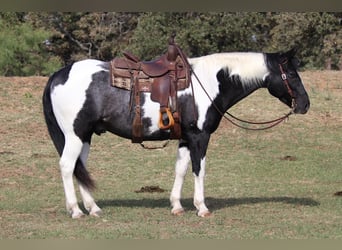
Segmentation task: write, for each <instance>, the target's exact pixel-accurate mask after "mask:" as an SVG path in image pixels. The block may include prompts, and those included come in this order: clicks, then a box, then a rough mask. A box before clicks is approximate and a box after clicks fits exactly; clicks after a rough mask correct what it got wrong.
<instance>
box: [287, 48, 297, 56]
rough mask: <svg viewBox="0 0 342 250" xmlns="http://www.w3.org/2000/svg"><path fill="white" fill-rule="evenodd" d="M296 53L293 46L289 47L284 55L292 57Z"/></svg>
mask: <svg viewBox="0 0 342 250" xmlns="http://www.w3.org/2000/svg"><path fill="white" fill-rule="evenodd" d="M296 53H297V48H296V47H294V48H292V49H290V50H289V51H287V52H286V53H285V56H286V57H287V58H293V57H294V56H295V55H296Z"/></svg>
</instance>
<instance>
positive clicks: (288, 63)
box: [265, 49, 310, 114]
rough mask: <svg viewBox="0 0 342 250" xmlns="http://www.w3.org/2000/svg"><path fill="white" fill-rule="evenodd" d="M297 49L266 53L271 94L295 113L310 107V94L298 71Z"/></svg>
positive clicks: (301, 112) (268, 83) (267, 80)
mask: <svg viewBox="0 0 342 250" xmlns="http://www.w3.org/2000/svg"><path fill="white" fill-rule="evenodd" d="M295 53H296V50H294V49H292V50H290V51H288V52H286V53H272V54H271V53H268V54H266V61H267V67H268V69H269V71H270V74H269V75H268V76H267V77H266V79H265V80H266V83H267V88H268V91H269V92H270V94H271V95H273V96H275V97H277V98H279V100H280V101H281V102H283V103H285V104H286V105H288V106H289V107H291V108H292V109H293V112H294V113H299V114H305V113H306V112H307V111H308V110H309V108H310V100H309V96H308V94H307V93H306V90H305V88H304V86H303V83H302V80H301V79H300V77H299V74H298V72H297V66H298V60H297V59H296V58H295V57H294V55H295Z"/></svg>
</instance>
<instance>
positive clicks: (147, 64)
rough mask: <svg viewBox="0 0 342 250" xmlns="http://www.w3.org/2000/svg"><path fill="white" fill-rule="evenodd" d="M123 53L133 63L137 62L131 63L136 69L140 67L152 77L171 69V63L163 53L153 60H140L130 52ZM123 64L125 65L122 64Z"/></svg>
mask: <svg viewBox="0 0 342 250" xmlns="http://www.w3.org/2000/svg"><path fill="white" fill-rule="evenodd" d="M123 55H124V56H125V58H127V59H128V60H131V61H132V62H133V63H136V64H135V65H134V64H133V65H132V64H131V65H130V66H133V68H134V69H135V70H138V69H139V67H140V68H141V70H142V71H143V72H144V73H145V74H146V75H148V76H151V77H157V76H161V75H164V74H166V73H167V72H168V71H169V70H170V67H169V64H170V62H169V61H168V60H167V56H166V55H162V56H160V57H158V58H157V59H155V60H152V61H140V60H139V58H138V57H137V56H135V55H133V54H131V53H130V52H127V51H125V52H123ZM121 66H123V65H121Z"/></svg>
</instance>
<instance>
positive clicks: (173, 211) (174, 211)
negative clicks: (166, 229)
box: [171, 208, 185, 216]
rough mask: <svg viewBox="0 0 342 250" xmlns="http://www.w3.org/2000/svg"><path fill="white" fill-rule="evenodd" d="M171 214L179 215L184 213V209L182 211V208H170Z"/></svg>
mask: <svg viewBox="0 0 342 250" xmlns="http://www.w3.org/2000/svg"><path fill="white" fill-rule="evenodd" d="M171 214H172V215H177V216H180V215H183V214H185V211H184V209H183V208H178V209H172V210H171Z"/></svg>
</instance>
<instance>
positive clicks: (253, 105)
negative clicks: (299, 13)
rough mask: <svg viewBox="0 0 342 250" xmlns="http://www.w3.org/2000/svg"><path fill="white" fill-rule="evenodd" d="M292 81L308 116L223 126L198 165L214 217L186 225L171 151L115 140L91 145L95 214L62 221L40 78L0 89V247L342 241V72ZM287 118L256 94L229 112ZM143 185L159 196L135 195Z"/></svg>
mask: <svg viewBox="0 0 342 250" xmlns="http://www.w3.org/2000/svg"><path fill="white" fill-rule="evenodd" d="M301 75H302V78H303V80H304V82H305V83H306V88H307V90H308V92H309V95H310V98H311V104H312V105H311V109H310V111H309V113H308V114H306V115H304V116H302V115H297V116H291V117H290V120H289V121H288V122H287V123H283V124H281V125H280V126H278V127H276V128H273V129H271V130H267V131H260V132H252V131H245V130H241V129H238V128H236V127H234V126H232V125H231V124H230V123H228V122H226V121H222V122H221V125H220V127H219V129H218V131H217V132H216V133H215V134H214V135H213V136H212V138H211V142H210V145H209V149H208V154H207V176H206V183H205V185H206V197H207V205H208V207H209V208H210V209H211V210H212V211H213V216H211V217H210V218H206V219H201V218H198V217H197V216H196V215H195V212H196V211H195V209H194V208H193V205H192V195H193V178H192V175H191V173H190V172H189V173H188V175H187V177H186V182H185V186H184V191H183V205H184V207H185V209H186V213H185V214H184V215H183V216H180V217H175V216H171V214H170V205H169V200H168V199H169V194H170V190H171V188H172V184H173V178H174V162H175V158H176V155H175V154H176V148H177V142H175V141H171V142H170V143H169V145H168V146H167V147H166V148H163V149H157V150H145V149H143V148H142V147H140V146H139V145H136V144H131V142H130V141H129V140H124V139H122V138H119V137H117V136H114V135H112V134H104V135H102V136H100V137H98V136H95V137H94V140H93V145H92V149H91V154H90V158H89V170H90V172H91V174H92V176H93V177H94V179H95V180H96V183H97V186H98V188H97V190H96V191H95V193H94V196H95V198H96V200H97V202H98V205H99V206H100V207H102V209H103V211H104V214H103V215H102V217H101V218H91V217H89V216H87V217H85V218H82V219H81V220H72V219H70V218H69V217H68V215H67V213H66V211H65V204H64V202H65V201H64V192H63V187H62V182H61V178H60V173H59V169H58V157H57V153H56V152H55V149H54V148H53V145H52V143H51V141H50V138H49V136H48V134H47V130H46V127H45V124H44V120H43V116H42V107H41V94H42V91H43V88H44V85H45V83H46V80H47V79H46V78H41V77H29V78H0V111H1V112H0V118H1V121H2V125H1V126H0V163H1V166H0V227H1V231H0V238H1V239H157V238H158V239H325V238H326V239H341V238H342V228H341V223H342V214H341V206H342V197H340V196H334V193H336V192H338V191H342V185H341V183H342V177H341V163H340V162H341V146H340V145H341V144H342V136H341V133H342V131H341V121H342V82H341V79H342V73H341V72H340V71H313V72H302V73H301ZM259 103H260V104H259ZM287 111H288V109H287V108H286V107H285V106H284V105H283V104H281V103H280V102H279V101H278V100H275V99H274V98H272V97H270V96H269V94H268V93H267V91H264V90H260V91H257V92H256V93H254V94H253V95H252V96H250V97H248V98H246V99H245V100H243V101H242V102H241V103H239V104H238V105H236V106H235V107H234V108H233V109H232V110H231V112H232V113H233V114H236V115H238V116H240V117H243V118H246V119H254V120H263V119H270V118H274V117H276V116H279V115H281V114H284V113H286V112H287ZM160 144H161V143H160ZM153 145H159V142H154V143H153ZM147 185H148V186H152V185H156V186H160V187H161V188H162V189H164V190H165V192H163V193H136V192H134V191H135V190H139V189H140V188H141V187H143V186H147Z"/></svg>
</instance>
